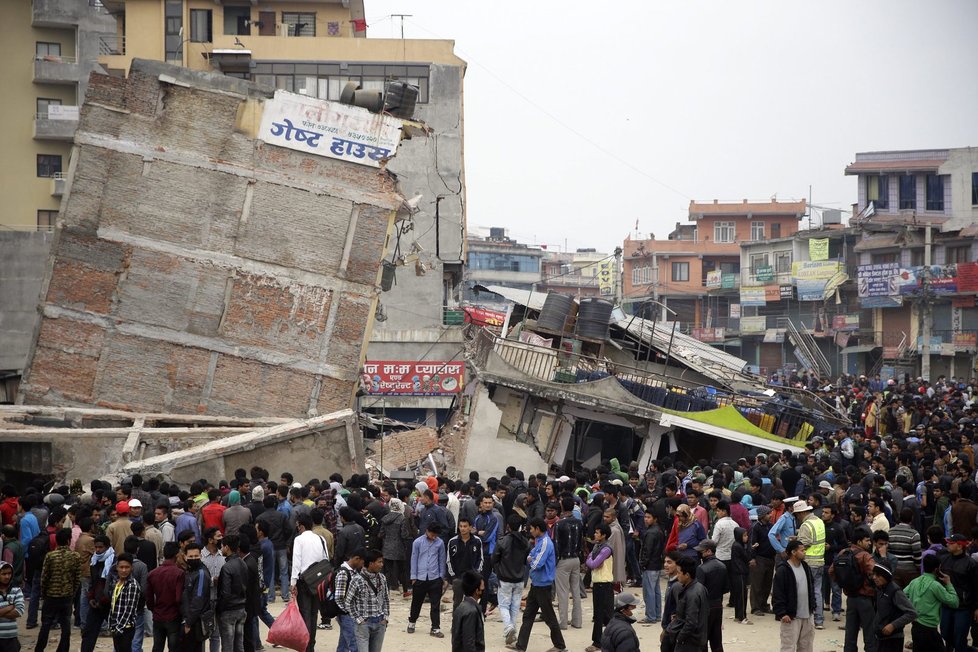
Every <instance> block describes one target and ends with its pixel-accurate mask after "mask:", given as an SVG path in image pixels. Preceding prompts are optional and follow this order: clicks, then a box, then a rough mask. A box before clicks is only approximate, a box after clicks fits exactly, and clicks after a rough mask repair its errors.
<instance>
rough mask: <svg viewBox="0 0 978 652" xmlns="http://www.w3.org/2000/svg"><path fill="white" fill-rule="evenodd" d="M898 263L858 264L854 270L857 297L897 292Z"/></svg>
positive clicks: (879, 295) (886, 295)
mask: <svg viewBox="0 0 978 652" xmlns="http://www.w3.org/2000/svg"><path fill="white" fill-rule="evenodd" d="M899 275H900V263H877V264H875V265H860V266H859V267H858V268H857V270H856V287H857V289H858V293H859V297H860V298H863V297H889V296H893V295H895V294H899V288H900V286H899V283H898V277H899Z"/></svg>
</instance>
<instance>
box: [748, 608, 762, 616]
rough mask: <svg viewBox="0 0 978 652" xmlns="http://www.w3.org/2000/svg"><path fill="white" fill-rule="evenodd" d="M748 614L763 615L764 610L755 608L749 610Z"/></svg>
mask: <svg viewBox="0 0 978 652" xmlns="http://www.w3.org/2000/svg"><path fill="white" fill-rule="evenodd" d="M750 615H752V616H763V615H764V612H763V611H761V610H760V609H755V610H754V611H752V612H750Z"/></svg>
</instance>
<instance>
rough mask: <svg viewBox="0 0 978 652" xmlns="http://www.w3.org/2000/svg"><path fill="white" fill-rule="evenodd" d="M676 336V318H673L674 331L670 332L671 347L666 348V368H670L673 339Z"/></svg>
mask: <svg viewBox="0 0 978 652" xmlns="http://www.w3.org/2000/svg"><path fill="white" fill-rule="evenodd" d="M675 337H676V320H675V319H673V320H672V332H671V333H669V348H668V349H666V370H667V372H668V369H669V356H670V355H672V341H673V339H675Z"/></svg>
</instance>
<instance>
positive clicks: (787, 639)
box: [772, 539, 821, 652]
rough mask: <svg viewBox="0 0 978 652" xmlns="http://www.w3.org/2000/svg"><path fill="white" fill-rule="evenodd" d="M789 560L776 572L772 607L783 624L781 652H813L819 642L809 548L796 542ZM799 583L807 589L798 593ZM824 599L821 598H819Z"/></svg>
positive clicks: (790, 546)
mask: <svg viewBox="0 0 978 652" xmlns="http://www.w3.org/2000/svg"><path fill="white" fill-rule="evenodd" d="M785 554H787V556H788V559H787V562H788V563H786V564H780V565H779V566H778V568H777V570H776V571H775V572H774V594H773V599H772V605H773V606H774V617H775V618H777V619H778V621H780V623H781V650H782V651H785V650H794V651H795V652H811V650H812V643H813V642H814V640H815V621H814V615H813V614H814V609H816V608H817V606H818V603H817V602H816V601H815V599H816V598H815V582H814V579H813V578H812V569H811V568H809V567H808V564H807V563H805V544H803V543H802V542H801V541H799V540H797V539H794V540H792V541H789V542H788V545H787V546H785ZM799 582H804V583H805V586H806V587H807V589H806V590H804V591H799V590H798V584H799ZM819 599H821V596H819Z"/></svg>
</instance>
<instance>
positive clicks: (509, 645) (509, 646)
mask: <svg viewBox="0 0 978 652" xmlns="http://www.w3.org/2000/svg"><path fill="white" fill-rule="evenodd" d="M505 647H506V649H507V650H519V648H518V647H516V643H507V644H506V646H505ZM521 652H522V651H521Z"/></svg>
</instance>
